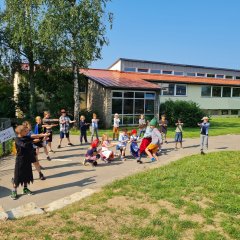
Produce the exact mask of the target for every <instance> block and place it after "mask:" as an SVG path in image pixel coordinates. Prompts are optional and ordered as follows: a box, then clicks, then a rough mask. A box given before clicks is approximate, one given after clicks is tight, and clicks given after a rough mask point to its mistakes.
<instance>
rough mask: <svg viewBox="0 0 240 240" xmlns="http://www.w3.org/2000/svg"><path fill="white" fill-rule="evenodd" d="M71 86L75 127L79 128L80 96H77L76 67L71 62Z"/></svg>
mask: <svg viewBox="0 0 240 240" xmlns="http://www.w3.org/2000/svg"><path fill="white" fill-rule="evenodd" d="M72 67H73V84H74V90H73V94H74V96H73V97H74V120H75V121H76V123H75V127H77V126H79V112H80V100H79V99H80V96H79V86H78V66H77V64H76V63H75V62H73V65H72Z"/></svg>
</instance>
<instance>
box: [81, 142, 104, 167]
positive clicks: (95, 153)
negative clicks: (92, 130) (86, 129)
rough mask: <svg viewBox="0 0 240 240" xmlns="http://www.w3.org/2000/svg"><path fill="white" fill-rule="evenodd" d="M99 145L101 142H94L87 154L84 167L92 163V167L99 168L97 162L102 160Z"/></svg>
mask: <svg viewBox="0 0 240 240" xmlns="http://www.w3.org/2000/svg"><path fill="white" fill-rule="evenodd" d="M99 144H100V141H99V140H98V139H95V140H94V141H92V143H91V145H90V148H89V149H88V150H87V153H86V155H85V159H84V161H83V165H87V163H90V164H91V165H92V166H97V160H98V159H99V158H100V154H99V153H100V150H97V147H98V146H99Z"/></svg>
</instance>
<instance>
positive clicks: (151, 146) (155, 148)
mask: <svg viewBox="0 0 240 240" xmlns="http://www.w3.org/2000/svg"><path fill="white" fill-rule="evenodd" d="M158 148H159V146H158V145H157V144H153V143H150V144H149V145H148V146H147V148H146V149H148V150H149V151H151V152H152V153H156V152H157V151H158Z"/></svg>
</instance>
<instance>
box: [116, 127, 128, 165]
mask: <svg viewBox="0 0 240 240" xmlns="http://www.w3.org/2000/svg"><path fill="white" fill-rule="evenodd" d="M118 140H119V143H118V144H117V146H116V149H117V150H119V151H120V156H121V160H122V161H125V160H126V159H125V152H126V148H127V142H128V141H129V137H128V133H127V129H123V130H122V132H121V134H120V136H119V139H118Z"/></svg>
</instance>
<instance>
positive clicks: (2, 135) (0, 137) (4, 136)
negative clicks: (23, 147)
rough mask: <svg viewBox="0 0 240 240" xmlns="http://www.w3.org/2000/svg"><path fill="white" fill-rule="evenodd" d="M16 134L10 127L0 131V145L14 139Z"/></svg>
mask: <svg viewBox="0 0 240 240" xmlns="http://www.w3.org/2000/svg"><path fill="white" fill-rule="evenodd" d="M15 137H16V134H15V132H14V130H13V128H12V127H10V128H7V129H5V130H3V131H0V143H3V142H6V141H8V140H10V139H12V138H15Z"/></svg>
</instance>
